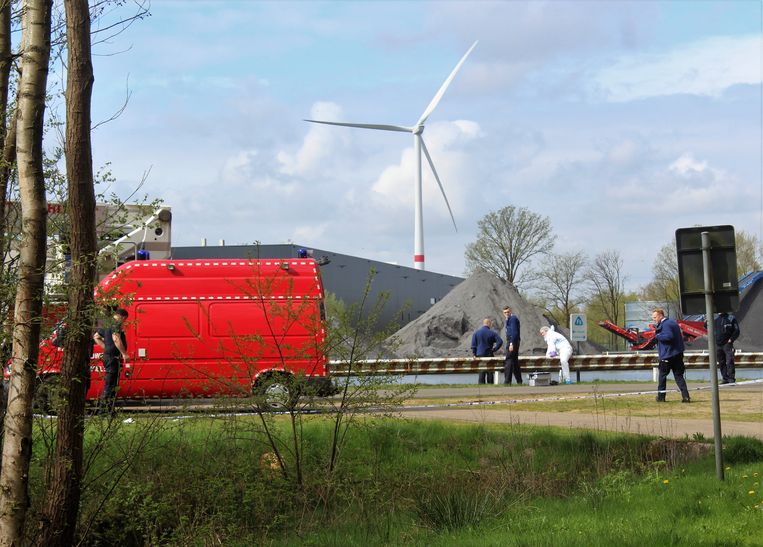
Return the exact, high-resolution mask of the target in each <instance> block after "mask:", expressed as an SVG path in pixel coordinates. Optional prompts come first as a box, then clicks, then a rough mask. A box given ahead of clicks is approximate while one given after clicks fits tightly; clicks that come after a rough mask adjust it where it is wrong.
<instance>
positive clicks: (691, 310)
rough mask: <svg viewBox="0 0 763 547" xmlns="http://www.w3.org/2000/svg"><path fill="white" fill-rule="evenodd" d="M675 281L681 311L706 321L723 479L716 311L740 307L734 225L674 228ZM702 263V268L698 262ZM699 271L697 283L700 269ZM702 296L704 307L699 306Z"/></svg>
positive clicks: (717, 454)
mask: <svg viewBox="0 0 763 547" xmlns="http://www.w3.org/2000/svg"><path fill="white" fill-rule="evenodd" d="M676 250H677V252H678V281H679V286H680V290H681V310H682V312H683V313H684V314H695V313H702V312H703V311H704V314H705V319H706V321H707V349H708V361H709V363H710V382H711V386H712V389H711V392H712V405H713V436H714V437H715V472H716V475H717V476H718V479H719V480H723V479H724V473H723V452H722V450H723V446H722V439H721V408H720V402H719V396H718V364H717V358H718V357H717V344H716V341H715V318H714V315H713V314H714V313H716V312H724V311H725V312H733V311H736V309H737V308H738V307H739V288H738V281H737V271H736V246H735V240H734V228H733V226H709V227H698V228H681V229H678V230H676ZM700 264H701V269H700V268H699V265H700ZM700 271H701V272H702V276H701V279H702V282H701V283H700V276H699V273H700ZM702 300H704V310H702V306H701V303H702Z"/></svg>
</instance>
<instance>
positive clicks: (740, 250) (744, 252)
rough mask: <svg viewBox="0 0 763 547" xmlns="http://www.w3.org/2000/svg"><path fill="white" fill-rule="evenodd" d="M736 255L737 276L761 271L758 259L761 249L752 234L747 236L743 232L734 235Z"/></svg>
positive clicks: (756, 238) (756, 237)
mask: <svg viewBox="0 0 763 547" xmlns="http://www.w3.org/2000/svg"><path fill="white" fill-rule="evenodd" d="M734 239H735V244H736V253H737V274H738V276H739V277H742V276H743V275H745V274H748V273H750V272H757V271H758V270H760V269H761V265H760V259H761V254H762V251H763V249H761V244H760V240H759V239H758V236H756V235H754V234H748V233H747V232H745V231H744V230H739V231H738V232H735V233H734Z"/></svg>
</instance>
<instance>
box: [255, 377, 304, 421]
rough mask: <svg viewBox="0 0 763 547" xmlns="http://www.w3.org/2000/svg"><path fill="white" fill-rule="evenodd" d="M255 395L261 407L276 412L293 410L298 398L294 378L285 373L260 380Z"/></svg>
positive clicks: (256, 385)
mask: <svg viewBox="0 0 763 547" xmlns="http://www.w3.org/2000/svg"><path fill="white" fill-rule="evenodd" d="M254 394H255V396H257V398H258V400H259V404H260V405H261V407H263V408H265V409H267V410H270V411H276V412H279V411H284V410H291V409H293V408H294V406H295V405H296V403H297V398H298V394H297V389H296V386H295V383H294V378H293V377H292V376H291V374H288V373H285V372H276V373H270V374H267V375H265V376H263V377H262V378H259V379H258V380H257V383H256V384H255V387H254Z"/></svg>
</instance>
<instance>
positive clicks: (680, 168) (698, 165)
mask: <svg viewBox="0 0 763 547" xmlns="http://www.w3.org/2000/svg"><path fill="white" fill-rule="evenodd" d="M668 169H669V170H670V171H672V172H673V173H676V174H677V175H680V176H682V177H685V178H688V177H691V176H692V175H695V174H701V173H702V172H704V171H707V161H697V160H695V159H694V156H692V155H691V154H689V153H686V154H683V155H682V156H681V157H680V158H678V159H677V160H676V161H674V162H673V163H671V164H670V166H669V167H668Z"/></svg>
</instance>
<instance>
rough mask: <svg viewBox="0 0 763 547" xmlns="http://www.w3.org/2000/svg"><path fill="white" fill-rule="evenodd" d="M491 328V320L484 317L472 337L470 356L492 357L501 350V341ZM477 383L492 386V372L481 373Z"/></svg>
mask: <svg viewBox="0 0 763 547" xmlns="http://www.w3.org/2000/svg"><path fill="white" fill-rule="evenodd" d="M492 326H493V320H492V319H490V318H488V317H486V318H485V319H484V320H483V321H482V326H481V327H480V328H479V329H477V330H476V331H475V332H474V334H473V335H472V355H474V356H475V357H492V356H493V354H495V352H496V351H498V350H499V349H501V346H502V345H503V340H502V339H501V337H500V336H498V333H497V332H495V331H494V330H493V329H492ZM477 382H478V383H480V384H485V383H488V384H492V383H493V371H490V372H488V371H486V370H483V371H481V372H480V374H479V378H478V379H477Z"/></svg>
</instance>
